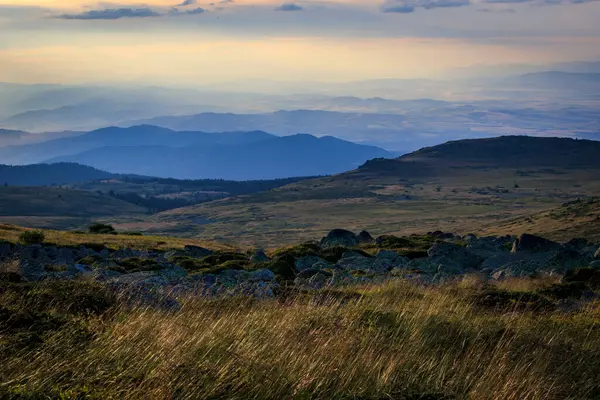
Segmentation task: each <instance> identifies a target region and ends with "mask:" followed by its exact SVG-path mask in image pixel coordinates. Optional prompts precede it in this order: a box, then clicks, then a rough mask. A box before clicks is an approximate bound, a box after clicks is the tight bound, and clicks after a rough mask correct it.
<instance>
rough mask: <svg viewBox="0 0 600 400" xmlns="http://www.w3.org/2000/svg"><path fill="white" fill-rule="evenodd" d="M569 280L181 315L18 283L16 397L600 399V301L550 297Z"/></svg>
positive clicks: (13, 339)
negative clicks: (560, 303)
mask: <svg viewBox="0 0 600 400" xmlns="http://www.w3.org/2000/svg"><path fill="white" fill-rule="evenodd" d="M554 282H555V281H553V280H552V279H550V280H548V279H546V280H517V281H507V282H504V283H503V284H502V286H501V287H490V286H487V285H485V284H483V282H481V281H479V280H478V279H477V278H474V277H470V278H465V279H464V280H462V281H460V282H455V283H452V284H446V285H444V286H440V287H421V286H415V285H414V284H411V283H408V282H405V281H394V282H391V283H388V284H384V285H379V286H366V287H355V288H348V289H344V290H341V291H337V292H331V291H329V292H318V293H315V294H312V295H308V294H304V295H302V294H298V295H291V296H290V297H280V298H279V299H273V300H266V301H253V300H248V299H236V298H226V299H202V298H190V299H187V300H185V299H182V302H183V308H182V309H181V311H179V312H176V313H170V312H165V311H159V310H153V309H131V308H129V307H127V306H126V305H124V304H121V303H119V301H118V300H115V299H114V298H112V297H111V296H110V295H108V294H107V293H106V292H105V291H104V290H103V289H102V288H101V287H98V286H96V285H94V284H86V283H77V284H75V283H63V284H62V286H60V285H59V286H57V287H54V286H52V284H51V283H46V284H41V285H39V286H36V287H35V288H32V287H26V286H18V287H17V286H7V287H4V288H3V290H2V291H0V318H4V320H7V321H9V322H10V323H7V324H6V325H5V329H3V330H2V332H1V333H0V355H1V357H2V360H3V362H2V363H1V365H0V397H2V398H13V399H42V398H61V399H83V398H86V399H140V398H144V399H173V398H177V399H199V398H202V399H288V398H294V399H333V398H335V399H465V398H469V399H491V400H493V399H498V400H499V399H503V400H505V399H515V400H517V399H518V400H521V399H587V398H589V399H592V398H597V397H598V396H599V395H600V383H599V382H598V379H597V377H598V375H599V374H600V361H599V360H600V336H599V335H597V328H598V326H599V323H600V302H598V301H593V302H589V303H587V304H585V305H583V306H582V308H581V309H579V310H578V311H576V312H571V311H561V310H560V309H555V308H554V306H553V305H552V304H553V303H552V302H551V301H550V300H548V299H546V298H544V297H543V296H542V295H539V294H537V293H539V289H540V288H544V287H547V286H548V285H550V284H552V283H554ZM54 285H58V284H54ZM507 294H508V295H507ZM507 299H508V300H507ZM32 316H34V317H35V321H36V323H33V322H31V321H32V318H33V317H32ZM7 318H8V319H7ZM15 321H16V322H15Z"/></svg>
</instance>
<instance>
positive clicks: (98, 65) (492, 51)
mask: <svg viewBox="0 0 600 400" xmlns="http://www.w3.org/2000/svg"><path fill="white" fill-rule="evenodd" d="M599 59H600V1H598V0H362V1H357V0H330V1H312V0H310V1H309V0H305V1H289V2H285V1H282V0H220V1H219V0H216V1H215V2H204V1H202V0H181V1H179V0H176V1H169V0H146V1H138V0H126V2H123V3H119V2H87V1H81V0H0V81H2V82H16V83H40V82H44V83H64V84H74V83H103V82H132V83H138V82H139V83H157V84H177V85H196V84H198V85H200V84H212V83H218V82H224V81H241V80H274V81H334V82H337V81H352V80H363V79H378V78H407V79H409V78H432V77H438V76H440V75H441V74H443V73H444V72H447V71H448V70H451V69H453V68H460V67H466V66H471V65H502V64H549V63H555V62H564V61H579V60H599Z"/></svg>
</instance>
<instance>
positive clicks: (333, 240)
mask: <svg viewBox="0 0 600 400" xmlns="http://www.w3.org/2000/svg"><path fill="white" fill-rule="evenodd" d="M320 244H321V247H323V248H328V247H335V246H342V247H354V246H356V245H357V244H358V239H357V237H356V235H355V234H354V233H352V232H350V231H347V230H345V229H334V230H332V231H331V232H329V234H328V235H327V236H325V237H324V238H323V239H321V243H320Z"/></svg>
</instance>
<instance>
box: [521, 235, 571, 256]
mask: <svg viewBox="0 0 600 400" xmlns="http://www.w3.org/2000/svg"><path fill="white" fill-rule="evenodd" d="M560 247H561V246H560V244H558V243H556V242H553V241H551V240H548V239H544V238H542V237H539V236H535V235H530V234H527V233H524V234H522V235H521V236H519V237H518V238H517V239H516V240H515V243H514V244H513V248H512V252H513V253H518V252H521V251H526V252H530V253H543V252H548V251H553V250H558V249H559V248H560Z"/></svg>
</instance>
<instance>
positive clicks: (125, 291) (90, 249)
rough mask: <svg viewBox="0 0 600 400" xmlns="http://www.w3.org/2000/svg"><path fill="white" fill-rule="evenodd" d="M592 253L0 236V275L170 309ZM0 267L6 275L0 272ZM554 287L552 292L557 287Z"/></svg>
mask: <svg viewBox="0 0 600 400" xmlns="http://www.w3.org/2000/svg"><path fill="white" fill-rule="evenodd" d="M365 241H367V242H365ZM360 242H363V245H360V244H359V243H360ZM513 242H514V243H513ZM364 243H368V244H364ZM511 246H512V251H511ZM390 249H395V250H390ZM598 253H600V250H599V249H598V246H597V245H594V244H591V243H589V242H587V241H586V240H583V239H574V240H571V241H569V242H567V243H565V244H564V245H560V244H558V243H555V242H552V241H549V240H546V239H543V238H539V237H536V236H533V235H521V236H520V237H519V238H518V239H517V240H515V239H514V238H513V237H510V236H500V237H492V236H489V237H481V238H478V237H477V236H475V235H472V234H471V235H467V236H464V237H460V236H458V235H454V234H447V233H443V232H432V233H431V234H430V235H425V236H416V235H415V236H407V237H396V236H382V237H379V238H378V240H377V241H372V237H371V236H370V235H369V234H368V233H366V232H361V234H359V235H358V236H356V235H354V234H353V233H352V232H350V231H345V230H341V229H337V230H334V231H331V232H330V233H329V234H328V235H327V237H325V238H323V239H322V241H321V243H320V244H319V243H315V242H310V243H303V244H301V245H298V246H295V247H290V248H287V249H283V250H281V251H279V252H275V254H276V255H275V256H274V259H273V260H271V259H269V257H268V256H267V255H266V254H265V253H264V252H263V251H260V250H257V251H255V252H253V253H248V252H232V251H222V252H219V251H215V252H213V251H211V250H208V249H204V248H202V247H197V246H186V247H185V248H184V249H178V250H171V251H168V252H160V251H140V250H133V249H126V248H125V249H119V250H116V251H115V250H110V249H108V248H105V247H104V246H103V245H98V246H96V245H89V246H80V247H66V246H65V247H56V246H42V245H35V246H21V245H14V244H8V243H4V242H2V243H0V259H2V260H5V262H9V261H10V263H11V267H12V265H13V264H14V265H15V267H12V268H13V269H14V270H15V272H12V275H11V276H10V277H8V275H6V274H4V275H1V276H0V279H5V280H7V279H9V278H10V279H11V281H15V282H17V281H19V282H20V281H23V280H24V281H39V280H43V279H62V280H67V279H86V280H90V279H91V280H95V281H97V282H102V283H103V284H105V285H108V286H109V287H111V288H113V289H114V290H115V291H116V292H117V293H120V294H122V295H123V296H124V299H126V300H127V301H128V302H131V304H134V305H136V306H137V305H151V306H155V307H162V308H165V309H167V310H170V309H176V308H177V305H178V302H179V300H180V299H181V298H182V296H190V295H202V296H213V295H244V296H254V297H256V298H264V297H269V296H272V295H274V293H275V292H276V291H277V290H279V289H278V288H279V285H280V284H281V285H282V287H283V286H289V285H291V284H292V283H293V285H295V286H296V287H297V288H302V289H306V290H320V289H324V288H330V287H337V286H344V285H357V284H359V285H362V284H372V283H378V282H383V281H385V280H388V279H398V278H401V279H407V280H410V281H414V282H418V283H419V284H424V285H429V284H433V283H438V282H443V281H445V280H449V279H456V277H460V276H462V275H464V274H465V273H469V272H471V273H473V272H475V273H477V274H479V275H481V276H483V277H484V278H485V279H505V278H508V277H520V276H530V275H537V274H560V275H565V276H570V275H569V274H573V272H570V271H580V272H578V273H577V274H579V275H577V274H576V276H575V278H565V279H583V278H585V276H587V275H585V274H591V276H594V277H595V276H596V275H597V274H595V273H592V272H589V271H598V270H600V259H596V260H594V257H598V256H599V255H600V254H598ZM403 255H405V256H408V257H409V258H410V259H409V258H407V257H405V256H403ZM179 257H181V258H179ZM7 265H8V264H7ZM0 272H2V271H0ZM5 275H6V277H7V278H2V277H3V276H5ZM13 278H14V279H13ZM16 278H18V279H16ZM586 279H587V278H586ZM594 279H595V278H594ZM566 283H568V282H566ZM586 284H588V283H586ZM555 289H556V290H555V291H556V293H562V290H563V288H558V287H557V288H555ZM553 293H554V292H553Z"/></svg>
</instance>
